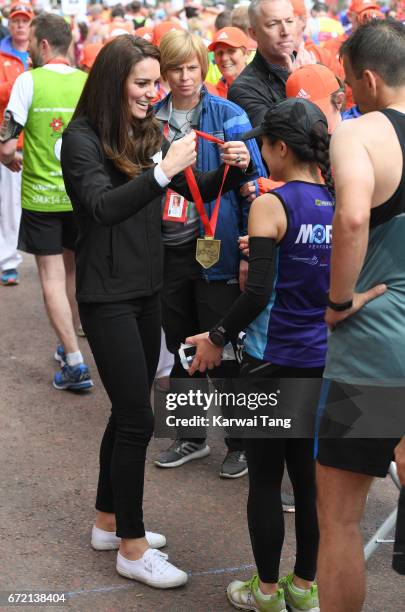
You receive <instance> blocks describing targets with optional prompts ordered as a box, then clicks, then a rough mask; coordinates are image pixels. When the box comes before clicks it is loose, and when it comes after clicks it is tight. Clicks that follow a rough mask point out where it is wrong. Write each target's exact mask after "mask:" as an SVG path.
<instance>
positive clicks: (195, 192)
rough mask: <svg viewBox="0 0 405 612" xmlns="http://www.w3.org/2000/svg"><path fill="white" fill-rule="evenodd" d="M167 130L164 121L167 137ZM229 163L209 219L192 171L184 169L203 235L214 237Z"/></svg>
mask: <svg viewBox="0 0 405 612" xmlns="http://www.w3.org/2000/svg"><path fill="white" fill-rule="evenodd" d="M168 132H169V126H168V124H167V123H166V124H165V127H164V130H163V133H164V135H165V136H166V137H167V135H168ZM194 132H195V133H196V134H197V136H199V137H200V138H204V140H209V141H210V142H213V143H215V144H221V145H222V144H224V141H223V140H220V139H219V138H216V137H215V136H211V134H206V133H205V132H200V131H199V130H194ZM228 170H229V165H228V164H226V165H225V168H224V175H223V177H222V183H221V187H220V190H219V193H218V196H217V198H216V200H215V206H214V212H213V213H212V216H211V219H208V215H207V213H206V210H205V206H204V201H203V199H202V196H201V193H200V189H199V187H198V185H197V181H196V179H195V176H194V172H193V169H192V167H191V166H189V167H188V168H186V169H185V170H184V176H185V177H186V181H187V185H188V188H189V189H190V192H191V195H192V196H193V202H194V204H195V206H196V208H197V211H198V214H199V215H200V218H201V222H202V224H203V226H204V234H205V236H209V237H211V238H212V237H214V235H215V229H216V227H217V222H218V214H219V206H220V203H221V196H222V190H223V188H224V183H225V179H226V175H227V174H228Z"/></svg>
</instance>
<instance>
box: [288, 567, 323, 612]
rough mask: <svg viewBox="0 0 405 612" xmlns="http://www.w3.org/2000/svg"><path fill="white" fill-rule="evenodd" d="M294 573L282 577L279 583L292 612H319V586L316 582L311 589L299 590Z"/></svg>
mask: <svg viewBox="0 0 405 612" xmlns="http://www.w3.org/2000/svg"><path fill="white" fill-rule="evenodd" d="M293 577H294V574H288V576H284V577H283V578H280V580H279V582H278V584H279V585H280V587H281V588H282V589H283V591H284V597H285V601H286V603H287V606H288V609H289V610H290V612H319V599H318V587H317V586H316V584H315V583H314V584H313V585H312V586H311V588H310V589H299V590H297V589H296V588H295V586H294V584H293Z"/></svg>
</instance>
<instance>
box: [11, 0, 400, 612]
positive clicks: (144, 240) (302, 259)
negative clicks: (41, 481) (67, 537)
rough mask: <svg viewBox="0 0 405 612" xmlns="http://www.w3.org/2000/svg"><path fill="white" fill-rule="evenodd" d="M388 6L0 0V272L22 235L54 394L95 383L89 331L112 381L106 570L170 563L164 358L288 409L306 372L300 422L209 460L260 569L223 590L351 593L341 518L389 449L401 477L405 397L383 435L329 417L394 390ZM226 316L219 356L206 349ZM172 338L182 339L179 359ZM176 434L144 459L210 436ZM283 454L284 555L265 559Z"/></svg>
mask: <svg viewBox="0 0 405 612" xmlns="http://www.w3.org/2000/svg"><path fill="white" fill-rule="evenodd" d="M404 11H405V9H404V6H403V4H402V3H401V2H398V1H395V2H393V3H392V5H390V6H383V5H380V3H378V2H374V1H373V0H351V2H350V4H349V6H348V7H347V8H346V9H345V10H344V11H342V12H340V13H338V11H337V8H336V6H328V5H327V4H324V3H322V2H316V3H315V4H314V5H313V6H312V7H308V6H307V4H306V2H305V1H304V0H252V1H251V2H248V3H245V4H240V5H236V6H234V7H232V8H230V7H228V6H226V5H225V4H219V3H210V4H209V5H208V6H206V5H200V4H197V3H195V2H191V1H188V0H186V1H185V3H184V5H183V4H181V6H178V3H177V2H159V3H157V4H156V5H155V6H153V7H151V6H148V5H147V4H146V3H144V4H143V3H141V2H137V1H133V2H131V3H129V4H127V5H125V6H123V5H121V4H115V5H114V6H110V7H108V6H104V5H102V4H99V3H98V4H92V5H89V6H87V7H86V10H85V11H84V12H83V14H80V15H79V14H72V15H63V14H61V11H60V10H59V9H58V8H55V9H53V10H49V11H44V10H43V7H40V6H39V5H38V6H36V5H35V4H33V5H32V4H30V3H28V2H27V1H26V0H23V1H22V2H13V3H12V4H11V5H10V6H6V7H5V8H3V18H2V23H1V28H0V37H1V38H0V111H1V114H2V123H1V127H0V161H1V166H0V189H1V195H0V206H1V214H0V265H1V283H2V284H3V285H4V286H8V287H13V286H17V285H18V284H19V281H20V278H19V270H18V268H19V265H20V264H21V262H22V259H23V255H22V253H24V252H26V253H30V254H32V255H34V256H35V261H36V265H37V269H38V276H39V281H40V287H41V290H42V294H43V299H44V304H45V309H46V313H47V316H48V318H49V321H50V323H51V325H52V327H53V328H54V330H55V333H56V338H57V346H56V350H55V354H54V357H55V360H56V361H57V362H58V365H59V366H60V367H58V369H57V371H56V373H55V374H54V376H53V380H52V384H53V387H54V388H55V389H56V390H60V391H66V390H68V391H69V390H74V391H79V392H88V391H89V390H90V389H91V387H92V386H93V380H92V378H91V374H90V370H89V367H88V365H87V364H85V363H84V362H83V355H82V353H81V351H80V348H79V344H78V336H85V337H86V338H87V341H88V343H89V346H90V348H91V351H92V354H93V356H94V361H95V365H96V367H97V370H98V372H99V375H100V379H101V382H102V384H103V386H104V388H105V390H106V392H107V395H108V397H109V399H110V401H111V415H110V418H109V421H108V423H107V426H106V429H105V433H104V435H103V438H102V441H101V447H100V470H99V478H98V487H97V496H96V518H95V523H94V526H93V529H92V536H91V545H92V547H93V548H94V549H95V550H115V549H116V550H117V551H118V552H117V563H116V569H117V571H118V573H119V574H121V575H122V576H125V577H127V578H130V579H133V580H137V581H140V582H144V583H146V584H148V585H150V586H153V587H156V588H171V587H178V586H181V585H184V584H185V583H186V582H187V579H188V576H187V573H186V572H185V571H183V570H181V569H179V568H177V567H176V566H174V565H173V564H171V563H170V562H169V561H168V556H167V555H166V554H165V553H162V552H161V551H160V550H159V549H160V548H162V547H164V546H165V545H166V537H165V536H164V535H162V534H160V533H154V532H150V531H145V526H144V521H143V510H142V505H143V504H142V502H143V489H144V468H145V460H146V452H147V447H148V444H149V442H150V439H151V437H152V435H153V429H154V414H153V410H152V406H151V389H152V384H153V382H154V380H155V379H156V372H157V369H158V363H159V359H160V360H161V361H162V360H163V361H168V366H167V368H166V370H167V373H168V375H169V376H168V380H167V381H166V385H167V390H168V391H173V390H175V388H176V381H177V380H178V379H182V380H183V384H184V380H185V379H188V377H189V376H190V375H191V376H194V377H195V378H198V379H199V384H200V386H201V388H202V389H206V390H208V388H209V385H210V384H211V382H212V381H214V384H215V380H216V379H220V380H225V381H226V380H228V379H236V378H240V379H243V380H244V383H245V384H246V388H249V384H251V381H252V380H253V379H257V378H260V379H264V380H265V379H269V380H275V379H277V380H282V379H293V380H296V379H303V380H302V384H300V385H297V391H296V394H295V396H294V397H293V402H294V405H295V409H296V410H297V412H298V413H299V412H300V406H302V410H303V411H304V409H305V408H307V406H304V405H303V403H305V402H306V401H308V400H307V397H308V396H307V395H306V394H305V393H303V390H305V388H306V385H307V386H308V388H309V387H310V386H311V384H312V382H313V379H317V380H321V379H322V380H323V382H322V388H321V390H320V394H319V396H320V397H319V406H318V415H317V423H315V420H314V436H315V438H316V440H315V443H314V439H313V438H288V439H287V438H283V437H281V436H282V434H281V436H280V437H279V438H274V437H273V438H271V439H270V438H256V439H253V437H249V435H248V434H247V433H246V434H245V435H244V436H243V437H234V436H229V435H227V436H226V437H225V445H226V455H225V458H224V460H223V463H222V466H221V469H220V476H221V477H223V478H230V479H232V478H239V477H242V476H244V475H246V474H248V478H249V496H248V504H247V518H248V529H249V534H250V539H251V544H252V551H253V555H254V558H255V563H256V566H257V574H255V575H254V576H253V577H252V578H251V579H250V580H247V581H240V580H236V581H233V582H232V583H231V584H230V585H229V586H228V589H227V597H228V600H229V602H230V603H231V604H232V605H234V606H235V607H236V608H239V609H244V610H258V611H263V612H286V610H287V609H289V610H290V611H293V612H295V611H301V612H319V611H320V610H322V612H359V611H360V610H361V609H362V607H363V604H364V600H365V592H366V587H365V569H364V561H363V550H362V539H361V532H360V521H361V518H362V515H363V511H364V507H365V503H366V499H367V495H368V491H369V489H370V486H371V483H372V481H373V479H374V478H375V477H380V478H381V477H384V476H385V475H386V474H387V472H388V468H389V465H390V463H391V462H392V461H394V460H395V461H396V463H397V468H398V474H399V478H400V481H401V483H402V485H404V486H405V426H404V418H403V417H400V416H398V415H397V416H398V423H399V425H398V427H397V431H395V437H393V436H392V435H391V434H390V435H384V430H382V431H381V430H380V431H378V432H377V433H374V435H371V436H368V437H366V436H364V435H363V436H361V435H358V436H357V437H350V436H349V437H344V436H342V431H340V435H338V434H337V433H336V431H337V429H336V427H335V429H334V428H333V427H332V429H331V424H332V425H335V426H336V424H339V423H341V414H342V413H344V414H345V418H346V417H347V418H349V416H347V415H350V414H351V411H353V403H352V399H353V397H354V396H361V397H363V398H366V399H365V400H364V402H365V403H366V406H365V415H366V417H367V402H368V401H371V400H370V399H369V398H372V402H374V403H376V404H377V406H382V405H384V406H385V407H386V409H389V406H390V403H392V404H393V406H394V407H393V409H392V410H393V411H394V412H395V410H397V411H398V408H397V404H395V401H397V398H398V397H399V398H400V399H401V397H402V396H401V392H402V390H403V388H404V382H403V381H404V378H405V369H404V363H405V335H404V334H405V325H404V321H405V299H404V297H405V295H404V294H405V249H404V242H403V239H402V225H403V219H404V214H405V174H404V173H405V170H404V168H403V160H404V159H405V157H404V156H405V25H404V24H403V23H402V22H403V20H405V12H404ZM349 120H350V121H349ZM332 236H333V239H332ZM16 292H17V294H16V295H17V297H16V299H18V289H16ZM240 332H246V335H245V339H244V347H243V355H242V360H241V363H240V364H239V363H237V361H236V360H235V359H231V360H225V359H223V352H224V347H226V345H228V344H229V343H231V344H233V346H234V347H235V348H236V343H237V341H238V336H239V334H240ZM184 342H187V343H189V344H191V345H195V349H196V350H195V356H194V358H193V360H192V363H191V366H190V368H189V370H188V371H186V369H185V368H184V365H183V363H182V359H181V353H179V349H181V346H182V343H184ZM166 345H167V346H166ZM167 357H168V359H167ZM134 381H136V385H134V384H133V383H134ZM293 386H294V383H293ZM398 394H399V395H398ZM395 398H396V399H395ZM313 408H314V410H315V409H316V405H315V406H313ZM339 411H340V412H339ZM370 418H371V417H370ZM331 431H332V434H331ZM333 432H334V433H333ZM344 433H347V431H345V432H344ZM189 434H190V432H189V430H187V429H186V430H183V429H181V428H178V429H177V430H176V439H175V440H174V442H173V443H172V444H171V445H170V447H169V448H168V449H166V450H164V451H161V452H160V453H159V455H158V456H157V457H156V459H155V464H156V466H158V467H159V468H177V467H180V466H181V465H183V464H184V463H187V462H188V461H192V460H198V459H202V458H203V457H205V456H207V455H208V454H209V453H210V448H209V446H208V444H207V434H206V431H205V430H204V429H203V428H199V429H198V431H197V432H194V435H193V436H190V435H189ZM285 467H287V470H288V473H289V476H290V479H291V483H292V488H293V493H294V502H293V503H291V504H290V508H295V513H296V522H295V525H296V544H297V549H296V551H297V552H296V562H295V566H294V568H291V573H290V574H288V575H287V576H284V577H280V575H279V566H280V558H281V551H282V546H283V541H284V518H283V508H284V509H285V506H286V504H285V500H284V498H283V497H282V493H281V483H282V479H283V474H284V470H285ZM402 499H404V495H403V494H402ZM399 516H401V513H399ZM402 516H404V515H403V513H402ZM404 554H405V551H404ZM315 580H316V581H317V582H315ZM342 584H343V585H344V588H342ZM318 585H319V592H318Z"/></svg>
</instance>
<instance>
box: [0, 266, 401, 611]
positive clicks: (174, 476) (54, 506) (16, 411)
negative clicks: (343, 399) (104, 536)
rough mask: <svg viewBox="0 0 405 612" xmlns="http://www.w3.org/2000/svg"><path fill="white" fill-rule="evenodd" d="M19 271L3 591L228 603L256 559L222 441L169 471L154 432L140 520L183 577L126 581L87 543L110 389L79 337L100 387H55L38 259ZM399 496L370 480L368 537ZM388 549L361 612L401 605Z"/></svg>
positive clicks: (6, 356)
mask: <svg viewBox="0 0 405 612" xmlns="http://www.w3.org/2000/svg"><path fill="white" fill-rule="evenodd" d="M20 270H21V284H20V286H18V287H7V288H6V287H4V288H3V287H0V372H1V376H0V422H1V428H0V462H1V463H0V465H1V477H0V487H1V494H0V511H1V519H0V534H1V551H0V591H11V592H20V591H22V590H24V591H27V590H31V591H32V590H33V591H38V590H40V591H57V592H64V593H67V594H68V598H67V604H66V606H64V607H61V606H56V607H55V606H53V609H60V610H66V609H70V610H78V611H86V612H87V611H93V610H97V611H100V612H103V611H105V612H107V611H108V612H115V611H117V612H118V611H127V610H128V611H129V610H142V611H147V612H158V611H159V612H191V611H192V612H208V611H210V612H211V611H213V612H225V611H228V610H232V609H233V608H232V607H231V606H230V605H229V604H228V603H227V600H226V597H225V588H226V586H227V584H228V583H229V582H230V581H231V580H233V579H235V578H243V579H247V578H249V577H250V576H251V574H252V570H253V559H252V554H251V550H250V545H249V538H248V531H247V525H246V520H245V507H246V497H247V479H246V478H241V479H238V480H235V481H224V480H221V479H220V478H219V477H218V472H219V466H220V463H221V461H222V458H223V454H224V447H223V445H222V443H221V442H220V441H214V442H213V444H212V453H211V455H210V456H209V457H207V458H206V459H203V460H201V461H197V462H192V463H189V464H187V465H185V466H183V467H181V468H178V469H175V470H159V469H157V468H155V467H154V465H153V458H154V457H155V455H156V453H157V452H158V450H159V449H161V448H164V447H165V446H166V444H167V441H165V440H153V442H152V444H151V445H150V448H149V452H148V463H147V468H146V483H145V504H144V511H145V517H146V526H147V528H149V529H151V530H156V531H161V532H162V533H164V534H165V535H166V536H167V538H168V543H169V545H168V547H167V552H169V553H170V558H171V559H172V560H173V562H174V563H177V564H178V565H179V566H180V567H181V568H183V569H185V570H186V571H187V572H189V574H190V580H189V582H188V584H187V585H186V587H184V588H181V589H176V590H173V591H165V592H163V591H159V590H155V589H151V588H149V587H146V586H143V585H141V584H137V583H135V582H131V581H128V580H126V579H124V578H121V577H120V576H118V574H116V572H115V568H114V565H115V563H114V561H115V553H114V552H95V551H93V550H92V549H91V548H90V543H89V536H90V530H91V525H92V523H93V519H94V510H93V507H94V496H95V485H96V474H97V463H98V446H99V441H100V437H101V434H102V432H103V429H104V425H105V422H106V418H107V415H108V412H109V405H108V400H107V397H106V394H105V392H104V391H103V389H102V387H101V384H100V382H99V379H98V376H97V373H96V370H95V367H94V364H93V361H92V358H91V356H90V353H89V349H88V346H87V343H86V340H84V339H81V340H80V346H81V349H82V351H83V353H84V354H85V355H86V359H87V361H88V363H89V364H90V366H92V374H93V378H94V381H95V389H94V390H93V391H92V392H90V393H88V394H86V395H85V396H83V395H78V394H73V393H70V392H66V391H56V390H55V389H53V388H52V386H51V381H52V377H53V375H54V372H55V371H56V368H57V367H58V366H57V363H56V362H55V361H54V359H53V352H54V350H55V345H56V340H55V336H54V333H53V331H52V330H51V328H50V326H49V324H48V321H47V318H46V315H45V311H44V307H43V303H42V297H41V293H40V288H39V284H38V278H37V273H36V268H35V264H34V260H33V258H31V257H29V256H26V257H25V261H24V264H23V265H22V267H21V268H20ZM286 486H287V487H288V483H287V484H286ZM397 497H398V495H397V491H396V489H395V487H394V485H393V484H392V482H391V481H390V480H389V479H386V480H385V481H381V480H379V481H378V482H376V483H375V484H374V486H373V489H372V491H371V494H370V496H369V501H368V504H367V511H366V516H365V519H364V524H363V529H364V535H365V538H366V539H368V538H369V537H370V536H371V534H372V533H373V532H374V531H375V530H376V528H377V527H378V526H379V525H380V524H381V522H382V521H383V520H384V518H385V517H386V516H387V515H388V514H389V513H390V512H391V510H392V509H393V508H394V507H395V504H396V500H397ZM293 517H294V515H286V542H285V547H284V550H283V558H282V563H281V572H282V573H287V572H288V571H290V570H291V568H292V566H293V560H294V547H293V522H294V518H293ZM391 556H392V545H389V544H385V545H382V546H380V548H379V549H378V551H377V552H376V553H375V555H374V556H373V557H372V558H371V560H370V561H369V563H368V566H367V575H368V587H367V603H366V606H365V610H367V611H368V612H400V611H401V610H405V604H404V602H405V580H404V578H403V577H402V578H401V577H400V576H398V575H397V574H395V573H394V572H393V571H392V570H391ZM344 588H345V586H344V585H342V589H344ZM9 609H10V610H11V609H15V608H11V607H10V608H9ZM36 609H37V610H38V609H51V608H45V607H44V606H42V605H41V606H37V607H36Z"/></svg>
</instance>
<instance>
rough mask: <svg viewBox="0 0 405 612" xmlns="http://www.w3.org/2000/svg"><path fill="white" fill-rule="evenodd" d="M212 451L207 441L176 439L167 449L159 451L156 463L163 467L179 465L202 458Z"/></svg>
mask: <svg viewBox="0 0 405 612" xmlns="http://www.w3.org/2000/svg"><path fill="white" fill-rule="evenodd" d="M210 452H211V449H210V447H209V446H208V444H207V443H206V442H202V443H201V444H198V443H197V442H191V441H190V440H175V441H174V442H173V444H172V445H171V446H169V448H168V449H167V450H165V451H162V452H161V453H159V455H158V457H157V459H156V460H155V465H157V466H159V467H162V468H173V467H179V465H183V464H184V463H187V461H192V460H193V459H202V458H203V457H206V456H207V455H209V454H210Z"/></svg>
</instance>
